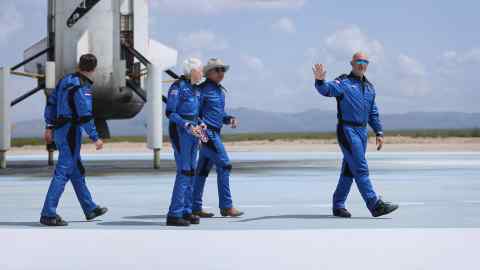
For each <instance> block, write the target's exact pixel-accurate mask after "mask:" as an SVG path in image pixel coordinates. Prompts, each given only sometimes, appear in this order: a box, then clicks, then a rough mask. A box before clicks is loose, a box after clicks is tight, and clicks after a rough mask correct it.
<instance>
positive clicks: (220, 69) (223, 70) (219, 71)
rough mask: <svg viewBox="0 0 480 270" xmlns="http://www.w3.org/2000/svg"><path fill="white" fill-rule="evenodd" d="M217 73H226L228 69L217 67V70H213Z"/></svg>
mask: <svg viewBox="0 0 480 270" xmlns="http://www.w3.org/2000/svg"><path fill="white" fill-rule="evenodd" d="M213 70H214V71H215V72H217V73H222V72H223V73H225V71H226V69H225V68H224V67H217V68H215V69H213Z"/></svg>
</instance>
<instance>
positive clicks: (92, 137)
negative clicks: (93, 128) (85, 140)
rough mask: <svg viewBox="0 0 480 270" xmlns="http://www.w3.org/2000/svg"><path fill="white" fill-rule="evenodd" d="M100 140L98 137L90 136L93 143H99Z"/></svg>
mask: <svg viewBox="0 0 480 270" xmlns="http://www.w3.org/2000/svg"><path fill="white" fill-rule="evenodd" d="M99 139H100V138H99V137H98V135H96V134H95V135H93V136H90V140H92V142H96V141H98V140H99Z"/></svg>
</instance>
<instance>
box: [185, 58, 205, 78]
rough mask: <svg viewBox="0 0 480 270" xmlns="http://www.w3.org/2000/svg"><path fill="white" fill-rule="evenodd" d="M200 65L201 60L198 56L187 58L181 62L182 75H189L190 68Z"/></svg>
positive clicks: (199, 66) (196, 67)
mask: <svg viewBox="0 0 480 270" xmlns="http://www.w3.org/2000/svg"><path fill="white" fill-rule="evenodd" d="M201 67H202V61H200V59H198V58H188V59H187V60H185V61H184V62H183V75H185V76H187V77H189V76H190V74H191V73H192V70H194V69H198V68H201Z"/></svg>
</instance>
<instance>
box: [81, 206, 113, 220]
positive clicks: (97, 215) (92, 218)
mask: <svg viewBox="0 0 480 270" xmlns="http://www.w3.org/2000/svg"><path fill="white" fill-rule="evenodd" d="M107 212H108V208H105V212H102V213H98V214H95V215H94V216H90V217H85V218H86V219H87V220H88V221H90V220H94V219H96V218H97V217H101V216H103V215H105V214H106V213H107Z"/></svg>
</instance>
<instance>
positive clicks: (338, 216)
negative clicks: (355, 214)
mask: <svg viewBox="0 0 480 270" xmlns="http://www.w3.org/2000/svg"><path fill="white" fill-rule="evenodd" d="M333 216H334V217H337V218H351V217H352V216H351V215H350V216H342V215H335V214H334V215H333Z"/></svg>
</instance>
